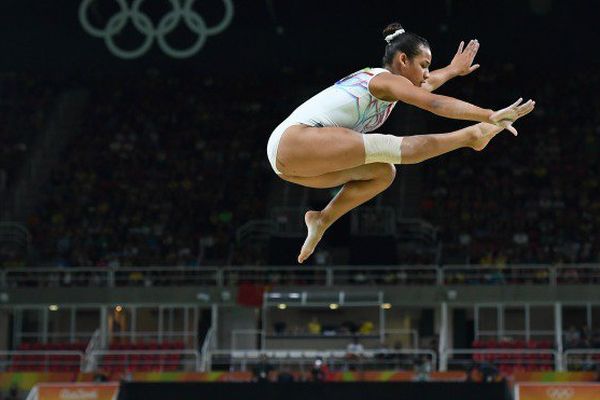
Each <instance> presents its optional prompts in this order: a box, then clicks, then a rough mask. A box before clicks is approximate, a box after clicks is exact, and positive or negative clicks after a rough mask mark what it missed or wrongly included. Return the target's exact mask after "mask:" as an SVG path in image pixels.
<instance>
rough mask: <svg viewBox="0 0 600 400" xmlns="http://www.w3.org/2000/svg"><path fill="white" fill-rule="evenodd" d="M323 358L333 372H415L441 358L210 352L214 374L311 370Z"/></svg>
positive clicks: (404, 353)
mask: <svg viewBox="0 0 600 400" xmlns="http://www.w3.org/2000/svg"><path fill="white" fill-rule="evenodd" d="M317 358H321V359H322V360H323V362H325V363H326V364H327V366H328V367H329V369H330V370H333V371H336V370H342V371H343V370H358V371H370V370H390V369H398V370H413V369H414V368H415V367H417V366H421V365H423V364H424V363H427V364H428V365H429V367H430V369H432V370H433V369H435V366H436V365H437V355H436V354H435V352H433V351H431V350H422V349H414V350H384V349H382V350H364V351H362V352H360V353H359V354H349V353H348V352H347V351H345V350H266V351H260V350H235V351H231V350H215V351H211V352H210V357H209V368H210V371H213V370H227V371H247V370H251V369H252V367H253V366H255V365H257V364H259V363H261V362H268V363H269V364H270V365H272V366H274V367H275V368H282V367H291V368H298V369H300V370H301V371H306V370H310V369H311V368H312V367H313V365H314V363H315V360H316V359H317Z"/></svg>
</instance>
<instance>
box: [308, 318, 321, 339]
mask: <svg viewBox="0 0 600 400" xmlns="http://www.w3.org/2000/svg"><path fill="white" fill-rule="evenodd" d="M308 333H310V334H311V335H320V334H321V323H320V322H319V320H318V319H317V317H312V319H311V320H310V322H309V323H308Z"/></svg>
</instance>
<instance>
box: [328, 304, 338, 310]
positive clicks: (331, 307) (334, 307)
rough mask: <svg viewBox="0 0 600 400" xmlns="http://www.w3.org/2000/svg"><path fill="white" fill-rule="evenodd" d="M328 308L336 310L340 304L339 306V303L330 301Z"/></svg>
mask: <svg viewBox="0 0 600 400" xmlns="http://www.w3.org/2000/svg"><path fill="white" fill-rule="evenodd" d="M329 308H330V309H331V310H337V309H338V308H340V306H339V304H335V303H331V304H330V305H329Z"/></svg>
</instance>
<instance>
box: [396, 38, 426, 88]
mask: <svg viewBox="0 0 600 400" xmlns="http://www.w3.org/2000/svg"><path fill="white" fill-rule="evenodd" d="M420 50H421V51H420V52H419V54H417V55H416V56H414V57H413V58H408V57H407V56H406V54H404V53H401V55H400V56H401V60H400V61H401V65H402V69H401V74H402V76H404V77H405V78H407V79H408V80H410V81H411V82H412V84H413V85H415V86H421V85H423V83H425V81H426V80H427V78H429V66H430V65H431V50H430V49H429V47H425V46H420Z"/></svg>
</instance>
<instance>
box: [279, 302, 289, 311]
mask: <svg viewBox="0 0 600 400" xmlns="http://www.w3.org/2000/svg"><path fill="white" fill-rule="evenodd" d="M277 308H279V309H280V310H285V309H286V308H287V304H284V303H281V304H279V305H278V306H277Z"/></svg>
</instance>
